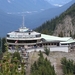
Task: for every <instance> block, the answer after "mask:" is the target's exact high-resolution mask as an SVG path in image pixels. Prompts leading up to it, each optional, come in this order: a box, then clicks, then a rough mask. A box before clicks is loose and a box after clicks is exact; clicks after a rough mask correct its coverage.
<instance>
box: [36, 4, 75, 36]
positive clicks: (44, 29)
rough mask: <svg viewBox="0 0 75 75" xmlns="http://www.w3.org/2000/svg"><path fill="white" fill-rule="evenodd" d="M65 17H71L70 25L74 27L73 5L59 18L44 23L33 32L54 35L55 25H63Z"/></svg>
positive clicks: (74, 12) (74, 6) (74, 5)
mask: <svg viewBox="0 0 75 75" xmlns="http://www.w3.org/2000/svg"><path fill="white" fill-rule="evenodd" d="M67 15H68V16H70V17H71V19H72V20H71V21H72V25H73V26H74V25H75V3H74V4H73V5H72V6H71V7H70V8H68V9H67V10H66V11H65V12H64V13H62V14H61V15H60V16H58V17H56V18H54V19H52V20H50V21H46V22H45V23H43V24H42V25H41V26H40V27H38V28H36V29H35V30H36V31H38V32H41V33H44V34H54V31H55V29H56V27H57V25H59V24H60V23H61V24H63V20H64V18H65V17H66V16H67ZM70 33H71V31H70ZM73 35H74V33H73Z"/></svg>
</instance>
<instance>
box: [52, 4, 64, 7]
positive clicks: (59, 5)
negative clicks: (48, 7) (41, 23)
mask: <svg viewBox="0 0 75 75" xmlns="http://www.w3.org/2000/svg"><path fill="white" fill-rule="evenodd" d="M53 5H54V6H58V7H62V6H63V5H61V4H53Z"/></svg>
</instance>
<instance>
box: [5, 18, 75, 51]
mask: <svg viewBox="0 0 75 75" xmlns="http://www.w3.org/2000/svg"><path fill="white" fill-rule="evenodd" d="M23 20H24V19H23ZM6 40H7V44H8V46H9V48H10V49H15V46H16V45H18V46H19V48H25V49H29V48H30V49H32V51H34V50H33V48H36V47H37V49H38V48H40V47H42V48H44V47H45V46H47V47H48V48H50V51H63V52H69V51H70V50H74V45H75V40H74V39H73V38H71V37H57V36H51V35H46V34H41V33H38V32H35V31H33V30H30V29H29V28H26V27H24V22H23V27H21V28H19V29H18V30H17V31H12V32H10V33H7V37H6Z"/></svg>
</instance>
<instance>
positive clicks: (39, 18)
mask: <svg viewBox="0 0 75 75" xmlns="http://www.w3.org/2000/svg"><path fill="white" fill-rule="evenodd" d="M74 2H75V1H71V2H69V3H67V4H65V5H64V6H62V7H56V8H50V9H47V10H45V11H42V12H40V13H37V14H35V15H31V16H30V15H29V16H26V22H27V23H26V25H27V26H29V27H30V28H36V27H39V26H40V25H42V24H43V23H44V22H46V21H47V20H50V19H52V18H55V17H56V16H59V15H60V14H61V13H62V12H64V11H66V10H67V9H68V8H69V7H70V6H71V5H72V4H73V3H74ZM32 26H33V27H32Z"/></svg>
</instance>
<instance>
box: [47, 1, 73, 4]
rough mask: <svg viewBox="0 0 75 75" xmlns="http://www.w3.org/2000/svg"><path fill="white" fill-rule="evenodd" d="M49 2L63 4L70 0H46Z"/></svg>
mask: <svg viewBox="0 0 75 75" xmlns="http://www.w3.org/2000/svg"><path fill="white" fill-rule="evenodd" d="M48 1H49V2H50V3H51V4H59V5H64V4H66V3H68V2H70V1H72V0H48Z"/></svg>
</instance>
